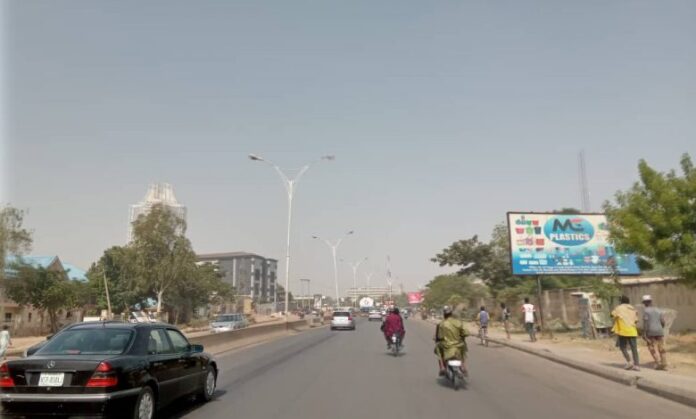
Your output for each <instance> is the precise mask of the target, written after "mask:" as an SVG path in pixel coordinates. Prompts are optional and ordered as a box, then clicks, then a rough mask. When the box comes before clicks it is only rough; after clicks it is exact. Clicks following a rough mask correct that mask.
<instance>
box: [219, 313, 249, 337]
mask: <svg viewBox="0 0 696 419" xmlns="http://www.w3.org/2000/svg"><path fill="white" fill-rule="evenodd" d="M247 326H249V323H248V322H247V319H246V317H244V315H243V314H240V313H229V314H220V315H219V316H217V318H216V319H215V321H214V322H212V323H211V324H210V331H211V332H213V333H220V332H229V331H232V330H237V329H244V328H245V327H247Z"/></svg>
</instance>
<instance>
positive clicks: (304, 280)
mask: <svg viewBox="0 0 696 419" xmlns="http://www.w3.org/2000/svg"><path fill="white" fill-rule="evenodd" d="M309 281H310V280H309V279H300V283H307V294H305V298H304V299H305V301H307V297H309ZM300 292H304V290H302V287H300ZM302 307H304V308H306V303H305V304H302Z"/></svg>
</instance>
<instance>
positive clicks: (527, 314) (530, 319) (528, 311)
mask: <svg viewBox="0 0 696 419" xmlns="http://www.w3.org/2000/svg"><path fill="white" fill-rule="evenodd" d="M522 313H524V328H525V329H526V330H527V333H528V334H529V340H530V341H532V342H536V341H537V338H536V328H535V327H534V313H536V309H535V308H534V304H531V303H530V302H529V298H525V299H524V304H523V305H522Z"/></svg>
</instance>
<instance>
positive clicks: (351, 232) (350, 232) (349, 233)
mask: <svg viewBox="0 0 696 419" xmlns="http://www.w3.org/2000/svg"><path fill="white" fill-rule="evenodd" d="M353 233H355V231H353V230H351V231H349V232H348V234H347V236H350V235H351V234H353Z"/></svg>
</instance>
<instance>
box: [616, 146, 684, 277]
mask: <svg viewBox="0 0 696 419" xmlns="http://www.w3.org/2000/svg"><path fill="white" fill-rule="evenodd" d="M681 172H682V174H681V176H680V175H678V174H677V173H676V172H675V171H674V170H672V171H670V172H667V173H661V172H658V171H656V170H655V169H653V168H652V167H650V166H649V165H648V163H647V162H646V161H645V160H641V161H640V163H639V164H638V173H639V178H640V180H639V181H638V182H636V183H635V184H634V185H633V187H632V188H631V189H629V190H627V191H623V192H622V191H619V192H617V193H616V196H615V202H606V203H605V205H604V209H605V212H606V214H607V218H608V221H609V229H610V234H611V238H612V240H613V241H614V243H615V245H616V247H617V249H618V250H619V251H620V252H622V253H635V254H637V255H638V256H639V257H640V259H639V260H640V262H641V267H642V268H644V269H649V268H651V267H653V266H656V265H657V266H661V267H662V268H663V269H664V268H666V269H667V270H673V271H674V272H676V273H677V274H678V275H679V276H680V278H681V279H682V280H683V281H684V282H686V283H689V284H692V285H694V286H696V169H694V165H693V162H692V160H691V157H690V156H689V155H688V154H684V155H683V156H682V159H681Z"/></svg>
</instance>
